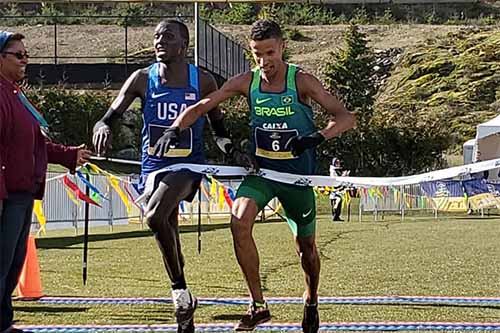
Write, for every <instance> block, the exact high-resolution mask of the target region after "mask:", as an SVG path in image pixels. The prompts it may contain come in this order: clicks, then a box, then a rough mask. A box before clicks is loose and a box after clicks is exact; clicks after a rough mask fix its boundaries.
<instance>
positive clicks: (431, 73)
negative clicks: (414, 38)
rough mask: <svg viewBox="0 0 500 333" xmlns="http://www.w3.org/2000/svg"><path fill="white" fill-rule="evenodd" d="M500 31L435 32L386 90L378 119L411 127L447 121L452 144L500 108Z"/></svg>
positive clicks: (410, 54)
mask: <svg viewBox="0 0 500 333" xmlns="http://www.w3.org/2000/svg"><path fill="white" fill-rule="evenodd" d="M499 103H500V31H499V30H496V31H495V30H494V31H492V30H475V29H464V30H461V31H458V32H453V33H449V34H447V35H445V36H439V37H438V36H435V37H433V38H430V39H428V40H427V41H426V42H425V43H423V44H421V45H419V46H417V47H416V48H415V50H414V51H413V52H407V53H406V55H405V57H404V58H403V60H402V61H401V63H400V65H399V66H397V67H396V69H395V70H394V72H393V74H392V76H391V77H390V78H389V79H388V80H387V84H386V85H385V87H384V89H383V90H382V91H381V92H380V94H379V97H378V99H377V104H376V109H377V111H378V115H377V116H378V118H379V119H383V121H385V122H387V123H400V124H401V125H405V123H404V122H405V119H406V118H405V116H402V115H408V114H412V116H416V119H419V121H428V122H429V123H432V122H433V121H434V120H438V119H439V120H440V121H442V122H444V123H445V126H446V129H447V130H448V134H450V135H451V136H452V140H453V141H452V145H461V143H463V142H464V141H466V140H467V139H470V138H472V137H474V135H475V126H476V125H477V124H478V123H480V122H483V121H485V120H487V119H490V118H493V117H494V116H495V115H496V114H498V112H500V104H499Z"/></svg>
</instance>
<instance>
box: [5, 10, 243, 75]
mask: <svg viewBox="0 0 500 333" xmlns="http://www.w3.org/2000/svg"><path fill="white" fill-rule="evenodd" d="M172 18H175V19H181V20H185V21H193V19H194V17H193V16H182V17H178V16H172V15H170V16H162V15H148V16H116V15H102V16H97V15H96V16H88V15H87V16H85V15H67V16H64V17H60V16H43V15H36V16H31V15H20V16H1V19H2V21H3V22H5V23H8V22H10V23H11V24H14V25H15V26H16V31H17V32H21V33H24V34H26V36H27V37H28V41H30V44H32V45H33V47H31V49H32V50H33V52H32V53H35V54H33V55H32V56H31V58H32V59H37V62H40V63H43V64H50V65H56V66H57V65H63V64H66V65H68V64H81V63H87V64H90V63H96V64H102V63H112V64H123V66H124V67H123V70H124V71H125V75H126V76H128V75H129V72H130V71H132V70H135V69H136V67H133V66H132V64H137V63H140V64H146V63H150V62H152V61H154V56H153V50H152V39H153V28H154V26H155V25H156V24H157V23H158V22H159V21H160V20H164V19H172ZM72 20H73V21H78V22H79V21H84V22H85V23H88V24H90V26H91V27H92V29H90V31H82V30H81V29H80V25H76V24H67V22H70V21H72ZM137 20H142V21H144V22H143V23H142V25H141V26H137V24H136V22H137ZM17 21H18V22H19V24H16V22H17ZM103 21H107V23H106V24H104V23H102V22H103ZM30 22H32V23H30ZM36 22H43V24H37V23H36ZM99 22H101V23H100V24H99ZM21 23H23V24H21ZM24 23H29V24H26V25H25V24H24ZM1 26H2V22H0V28H1ZM34 26H36V29H34ZM188 26H190V27H191V28H192V26H193V25H192V24H188ZM98 30H101V31H99V32H100V35H103V36H104V37H105V40H96V37H97V33H96V32H97V31H98ZM103 31H105V32H106V33H104V34H103ZM42 36H43V38H44V39H46V38H47V37H49V36H50V39H51V45H44V46H43V47H42V46H41V45H40V43H38V44H36V43H35V42H34V41H33V42H31V40H30V39H31V38H36V37H42ZM198 36H199V42H198V55H199V65H200V66H201V67H204V68H206V69H207V70H209V71H211V72H212V73H213V74H216V75H218V76H220V77H221V78H222V79H228V78H229V77H231V76H234V75H236V74H239V73H241V72H243V71H246V70H248V69H250V63H249V62H248V60H247V59H246V56H245V49H244V48H243V47H242V46H241V45H240V44H239V43H238V42H236V41H234V40H232V39H231V38H229V37H228V36H226V35H224V34H223V33H221V32H220V31H218V30H217V29H215V28H214V27H213V26H211V25H210V24H208V23H207V22H206V21H205V20H202V19H199V21H198ZM117 41H119V43H117ZM75 43H82V44H84V45H74V44H75ZM116 44H118V45H121V46H119V47H118V48H116ZM112 45H113V46H112ZM82 46H85V50H82ZM40 49H43V50H44V51H40ZM75 49H77V50H78V54H75V52H76V51H75ZM35 50H39V51H38V52H35ZM102 50H105V52H104V53H100V52H102ZM188 58H190V59H193V58H194V49H193V48H190V49H189V50H188ZM128 65H131V68H128Z"/></svg>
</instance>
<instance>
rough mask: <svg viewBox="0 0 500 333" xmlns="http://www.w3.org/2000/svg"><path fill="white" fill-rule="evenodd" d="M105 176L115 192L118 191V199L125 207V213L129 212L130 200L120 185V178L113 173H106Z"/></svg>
mask: <svg viewBox="0 0 500 333" xmlns="http://www.w3.org/2000/svg"><path fill="white" fill-rule="evenodd" d="M106 177H108V180H109V184H110V185H111V187H113V188H114V189H115V191H116V193H118V195H119V196H120V199H122V201H123V204H124V205H125V207H126V208H127V213H130V201H129V200H128V198H127V195H126V194H125V193H123V191H122V189H121V187H120V180H119V179H118V178H116V177H115V176H113V175H106Z"/></svg>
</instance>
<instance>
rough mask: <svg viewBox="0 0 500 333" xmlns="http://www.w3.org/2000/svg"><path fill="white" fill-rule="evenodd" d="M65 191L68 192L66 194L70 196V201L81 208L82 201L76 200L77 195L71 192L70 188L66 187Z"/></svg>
mask: <svg viewBox="0 0 500 333" xmlns="http://www.w3.org/2000/svg"><path fill="white" fill-rule="evenodd" d="M64 189H65V190H66V194H67V195H68V198H69V200H71V201H73V203H74V204H75V205H77V206H80V201H78V200H76V198H75V194H74V193H73V192H71V191H70V189H69V188H67V187H66V186H64Z"/></svg>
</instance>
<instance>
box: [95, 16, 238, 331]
mask: <svg viewBox="0 0 500 333" xmlns="http://www.w3.org/2000/svg"><path fill="white" fill-rule="evenodd" d="M188 45H189V32H188V29H187V27H186V26H185V25H184V24H183V23H181V22H179V21H175V20H168V21H163V22H161V23H160V24H159V25H158V26H157V27H156V29H155V33H154V49H155V54H156V59H157V62H155V63H154V64H152V65H151V66H149V67H147V68H143V69H140V70H137V71H136V72H134V73H133V74H132V75H131V76H130V77H129V78H128V79H127V81H126V82H125V84H124V85H123V87H122V89H121V91H120V93H119V95H118V97H117V98H116V99H115V100H114V101H113V103H112V104H111V107H110V108H109V110H108V111H107V113H106V114H105V115H104V117H103V118H102V119H101V120H99V121H98V122H97V123H96V124H95V126H94V137H93V142H94V146H95V148H96V151H97V153H98V154H100V155H101V154H104V153H105V150H106V148H107V147H108V145H109V144H110V140H111V130H110V124H111V122H112V121H113V119H115V118H118V117H119V116H120V115H121V114H122V113H123V112H124V111H125V110H127V108H128V107H129V106H130V104H131V103H132V102H133V100H134V99H135V98H137V97H139V98H140V99H141V101H142V112H143V120H144V127H143V129H142V171H141V180H140V184H139V189H140V190H143V189H144V186H145V182H146V178H147V176H148V175H149V174H150V173H151V172H153V171H156V170H159V169H161V168H164V167H167V166H169V165H172V164H176V163H198V164H203V163H204V161H205V160H204V154H203V142H202V140H203V127H204V122H205V118H204V117H201V118H199V119H198V120H197V121H196V122H195V123H194V124H193V126H192V127H191V128H189V129H187V130H185V131H182V132H177V134H178V135H179V140H178V141H179V142H178V143H177V144H176V145H175V146H173V147H167V146H170V144H168V143H167V142H165V140H164V138H163V133H164V132H166V131H168V130H169V129H171V125H172V123H173V122H174V121H175V119H177V117H178V116H179V115H180V114H181V113H182V112H183V111H184V110H185V109H186V108H187V107H188V106H190V105H192V104H194V103H196V102H197V101H199V100H200V99H201V98H203V97H205V96H206V95H208V94H209V93H211V92H213V91H215V90H216V89H217V84H216V82H215V79H214V78H213V76H212V75H211V74H210V73H208V72H206V71H203V70H201V69H199V68H197V67H196V66H194V65H192V64H188V63H187V61H186V50H187V48H188ZM208 117H209V121H210V124H211V127H212V129H213V131H214V133H215V136H216V142H217V144H218V146H219V147H220V148H221V149H222V150H223V151H224V152H227V153H232V152H234V151H235V149H232V144H231V142H230V139H229V135H228V133H227V132H226V130H225V128H224V125H223V122H222V113H221V112H220V110H219V109H218V108H217V107H214V108H213V109H212V110H210V111H209V112H208ZM168 148H170V150H169V151H168V152H167V150H168ZM158 178H159V179H160V180H159V181H158V182H157V183H156V184H155V190H154V192H153V194H152V196H151V198H149V200H148V204H147V208H146V211H145V217H146V220H147V223H148V225H149V227H150V228H151V230H152V231H153V233H154V235H155V237H156V240H157V243H158V246H159V248H160V251H161V253H162V255H163V262H164V265H165V268H166V270H167V273H168V276H169V278H170V280H171V283H172V298H173V303H174V306H175V315H176V320H177V323H178V332H194V324H193V314H194V311H195V309H196V306H197V299H196V297H194V296H193V295H192V294H191V292H190V291H189V289H188V288H187V285H186V280H185V277H184V270H183V267H184V259H183V256H182V252H181V244H180V240H179V231H178V220H177V214H178V207H179V202H180V201H181V200H187V201H191V200H192V199H193V197H194V195H195V193H196V191H197V189H198V187H199V184H200V181H201V175H200V174H196V173H194V172H191V171H189V170H181V171H177V172H171V173H167V174H165V175H164V176H163V178H162V177H158Z"/></svg>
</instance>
